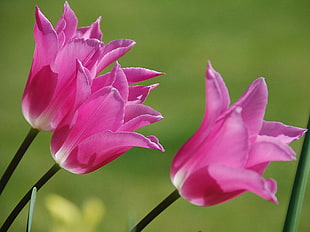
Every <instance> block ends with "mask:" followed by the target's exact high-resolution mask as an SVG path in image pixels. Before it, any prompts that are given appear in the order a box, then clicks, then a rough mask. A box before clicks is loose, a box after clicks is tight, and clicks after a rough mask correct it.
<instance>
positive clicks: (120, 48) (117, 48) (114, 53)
mask: <svg viewBox="0 0 310 232" xmlns="http://www.w3.org/2000/svg"><path fill="white" fill-rule="evenodd" d="M134 45H135V42H134V41H133V40H129V39H118V40H114V41H111V42H110V43H108V44H107V45H105V46H104V49H103V52H102V55H101V59H100V61H99V62H98V66H97V71H96V73H99V72H101V71H102V70H103V69H104V68H106V67H107V66H109V65H110V64H112V63H113V62H114V61H116V60H118V59H119V58H120V57H121V56H123V55H124V54H125V53H126V52H127V51H129V50H130V49H131V48H132V47H133V46H134Z"/></svg>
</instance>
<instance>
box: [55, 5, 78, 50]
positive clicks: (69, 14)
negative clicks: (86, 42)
mask: <svg viewBox="0 0 310 232" xmlns="http://www.w3.org/2000/svg"><path fill="white" fill-rule="evenodd" d="M77 24H78V20H77V17H76V15H75V13H74V11H73V10H72V9H71V8H70V6H69V3H68V2H65V3H64V11H63V14H62V16H61V18H60V19H59V21H58V23H57V26H56V32H57V35H58V41H59V47H63V46H64V45H65V44H66V43H67V42H68V41H69V40H71V39H72V37H73V35H74V34H75V31H76V27H77Z"/></svg>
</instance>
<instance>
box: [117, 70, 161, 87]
mask: <svg viewBox="0 0 310 232" xmlns="http://www.w3.org/2000/svg"><path fill="white" fill-rule="evenodd" d="M123 71H124V73H125V75H126V77H127V80H128V83H129V84H134V83H137V82H140V81H145V80H148V79H151V78H153V77H157V76H159V75H163V74H164V73H162V72H157V71H154V70H150V69H146V68H135V67H134V68H123Z"/></svg>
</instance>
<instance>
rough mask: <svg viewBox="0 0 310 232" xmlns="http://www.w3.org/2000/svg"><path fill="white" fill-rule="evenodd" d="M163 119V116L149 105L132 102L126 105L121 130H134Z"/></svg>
mask: <svg viewBox="0 0 310 232" xmlns="http://www.w3.org/2000/svg"><path fill="white" fill-rule="evenodd" d="M161 119H163V116H162V115H161V114H160V113H159V112H158V111H156V110H154V109H152V108H151V107H149V106H146V105H141V104H130V105H126V107H125V118H124V124H123V125H122V126H121V127H120V129H119V130H120V131H134V130H137V129H139V128H141V127H143V126H147V125H149V124H152V123H154V122H157V121H159V120H161Z"/></svg>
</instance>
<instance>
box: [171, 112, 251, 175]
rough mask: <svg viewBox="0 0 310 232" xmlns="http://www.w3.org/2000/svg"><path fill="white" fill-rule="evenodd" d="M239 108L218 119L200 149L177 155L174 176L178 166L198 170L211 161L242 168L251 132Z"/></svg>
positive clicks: (172, 170)
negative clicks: (222, 118) (248, 130)
mask: <svg viewBox="0 0 310 232" xmlns="http://www.w3.org/2000/svg"><path fill="white" fill-rule="evenodd" d="M241 111H242V110H241V108H237V109H235V110H234V111H232V112H230V114H229V115H226V118H225V119H224V120H222V121H220V122H218V123H217V124H216V126H215V129H214V130H213V131H212V132H211V133H210V135H209V137H208V140H207V141H204V143H203V144H202V145H201V146H200V147H199V149H197V150H196V151H195V150H190V148H188V151H186V152H184V150H182V148H181V149H180V150H179V151H178V153H177V154H176V156H175V158H174V160H173V162H172V168H171V174H172V175H174V173H176V172H177V171H178V170H179V169H199V168H201V167H203V166H206V165H208V164H211V163H223V164H225V165H228V166H231V167H243V166H244V165H245V163H246V160H247V155H248V151H249V141H248V132H247V128H246V127H245V125H244V123H243V121H242V117H241Z"/></svg>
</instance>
